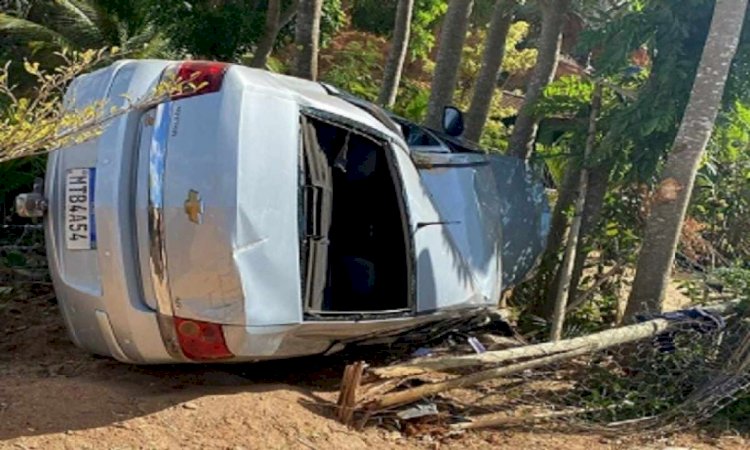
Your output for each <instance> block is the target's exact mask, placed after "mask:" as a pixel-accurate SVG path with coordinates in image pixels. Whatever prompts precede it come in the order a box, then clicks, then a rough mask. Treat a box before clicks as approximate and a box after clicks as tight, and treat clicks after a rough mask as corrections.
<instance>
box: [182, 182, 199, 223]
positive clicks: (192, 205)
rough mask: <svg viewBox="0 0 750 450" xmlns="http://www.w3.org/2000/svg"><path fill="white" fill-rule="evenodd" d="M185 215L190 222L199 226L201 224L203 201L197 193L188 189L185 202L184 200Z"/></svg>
mask: <svg viewBox="0 0 750 450" xmlns="http://www.w3.org/2000/svg"><path fill="white" fill-rule="evenodd" d="M185 214H187V216H188V219H190V221H191V222H193V223H197V224H201V223H202V222H203V200H201V195H200V193H199V192H198V191H196V190H193V189H190V191H188V197H187V200H185Z"/></svg>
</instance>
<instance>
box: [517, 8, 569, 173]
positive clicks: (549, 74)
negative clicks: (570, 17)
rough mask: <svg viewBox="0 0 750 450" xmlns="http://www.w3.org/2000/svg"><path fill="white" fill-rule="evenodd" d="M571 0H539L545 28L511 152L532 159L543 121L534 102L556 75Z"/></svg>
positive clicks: (519, 114)
mask: <svg viewBox="0 0 750 450" xmlns="http://www.w3.org/2000/svg"><path fill="white" fill-rule="evenodd" d="M570 3H571V0H539V6H540V8H541V10H542V32H541V35H540V36H539V45H538V49H539V53H538V56H537V62H536V66H535V67H534V70H533V72H532V73H531V79H529V83H528V85H527V86H526V95H525V99H524V102H523V106H522V107H521V110H520V111H519V112H518V117H517V118H516V124H515V126H514V127H513V134H512V135H511V137H510V142H509V143H508V147H509V152H510V154H511V155H514V156H517V157H519V158H523V159H529V158H530V157H531V154H532V153H533V151H534V141H535V140H536V132H537V129H538V128H539V121H538V119H537V118H536V117H534V105H535V104H536V102H537V100H539V97H541V95H542V93H543V92H544V88H545V87H547V85H548V84H549V83H551V82H552V80H553V79H554V77H555V72H556V71H557V63H558V60H559V56H560V46H561V45H562V28H563V24H564V22H565V16H566V14H567V12H568V9H570Z"/></svg>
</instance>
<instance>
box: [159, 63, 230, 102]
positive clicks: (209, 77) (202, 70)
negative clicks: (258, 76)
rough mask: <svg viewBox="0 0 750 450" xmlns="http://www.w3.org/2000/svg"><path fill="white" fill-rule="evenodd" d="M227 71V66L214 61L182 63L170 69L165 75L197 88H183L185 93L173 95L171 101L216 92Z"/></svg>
mask: <svg viewBox="0 0 750 450" xmlns="http://www.w3.org/2000/svg"><path fill="white" fill-rule="evenodd" d="M227 69H229V64H226V63H221V62H216V61H183V62H181V63H178V64H176V65H175V66H173V67H170V68H169V69H167V73H168V74H170V75H172V74H174V77H175V79H176V81H180V82H185V83H189V84H190V85H192V86H195V87H196V88H197V89H192V88H190V86H185V89H186V91H185V92H180V93H176V94H173V95H172V99H173V100H176V99H180V98H186V97H193V96H195V95H203V94H209V93H211V92H218V91H219V89H221V84H222V82H223V81H224V74H226V72H227Z"/></svg>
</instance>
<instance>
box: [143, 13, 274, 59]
mask: <svg viewBox="0 0 750 450" xmlns="http://www.w3.org/2000/svg"><path fill="white" fill-rule="evenodd" d="M150 3H151V4H150V6H149V11H150V14H151V17H153V19H154V21H155V22H156V24H157V25H158V27H159V28H160V29H163V30H164V31H165V32H166V33H167V35H169V36H170V38H171V40H172V44H173V46H174V47H175V48H176V49H178V51H179V52H180V53H184V54H188V55H191V56H193V57H195V58H206V59H218V60H225V61H234V60H236V59H237V58H239V57H240V56H241V55H242V54H243V53H245V52H247V51H249V50H250V48H251V45H252V44H253V43H254V42H255V41H257V40H258V39H259V38H260V36H261V33H262V32H263V27H264V23H265V18H264V15H263V14H261V13H259V12H258V11H256V9H255V5H253V4H252V2H220V3H217V2H213V1H209V0H196V1H191V2H155V1H152V2H150Z"/></svg>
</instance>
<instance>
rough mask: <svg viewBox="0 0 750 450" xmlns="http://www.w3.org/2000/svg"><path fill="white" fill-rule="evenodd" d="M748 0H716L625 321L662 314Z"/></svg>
mask: <svg viewBox="0 0 750 450" xmlns="http://www.w3.org/2000/svg"><path fill="white" fill-rule="evenodd" d="M747 8H748V0H716V4H715V6H714V14H713V18H712V21H711V28H710V29H709V32H708V37H707V38H706V43H705V46H704V48H703V55H702V56H701V61H700V65H699V66H698V71H697V73H696V75H695V81H694V82H693V90H692V92H691V93H690V100H689V102H688V105H687V108H686V109H685V114H684V115H683V117H682V122H681V124H680V128H679V131H678V132H677V136H676V137H675V140H674V143H673V145H672V151H671V152H670V154H669V156H668V157H667V160H666V162H665V164H664V169H663V171H662V174H661V180H660V182H659V184H658V185H657V187H656V192H654V194H653V195H652V198H651V213H650V214H649V216H648V218H647V219H646V230H645V235H644V237H643V245H642V246H641V251H640V254H639V255H638V264H637V266H636V272H635V280H633V289H632V290H631V291H630V298H629V299H628V306H627V309H626V311H625V316H626V317H627V318H631V319H632V318H634V317H636V316H637V315H639V314H645V313H658V312H661V311H662V308H663V306H664V305H663V301H664V296H665V293H666V288H667V284H668V282H669V278H670V275H671V270H672V264H673V263H674V255H675V251H676V250H677V242H678V240H679V236H680V230H681V229H682V225H683V222H684V220H685V213H686V212H687V207H688V204H689V202H690V196H691V194H692V192H693V186H694V184H695V176H696V173H697V172H698V167H699V165H700V160H701V158H702V156H703V153H704V152H705V150H706V145H707V144H708V141H709V139H710V138H711V133H712V132H713V128H714V122H715V121H716V116H717V115H718V113H719V109H720V107H721V100H722V96H723V94H724V88H725V86H726V82H727V77H728V75H729V69H730V68H731V66H732V59H733V58H734V55H735V53H736V51H737V46H738V43H739V40H740V35H741V33H742V27H743V24H744V18H745V13H746V11H747Z"/></svg>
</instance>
